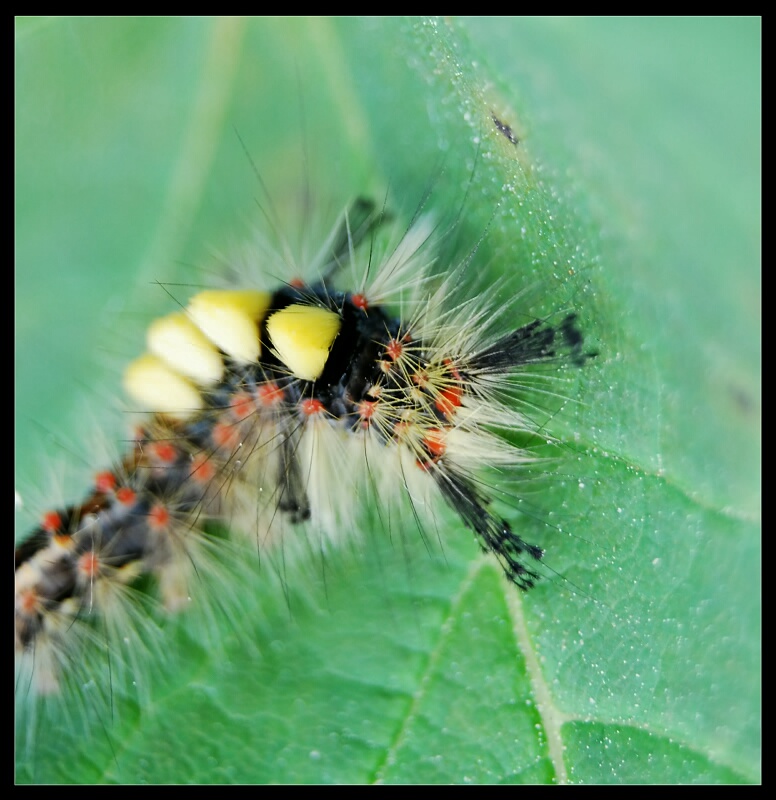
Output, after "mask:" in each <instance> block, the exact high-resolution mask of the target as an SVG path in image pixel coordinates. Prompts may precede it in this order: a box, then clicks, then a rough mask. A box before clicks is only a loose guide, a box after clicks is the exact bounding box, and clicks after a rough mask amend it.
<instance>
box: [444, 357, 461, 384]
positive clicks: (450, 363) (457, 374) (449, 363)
mask: <svg viewBox="0 0 776 800" xmlns="http://www.w3.org/2000/svg"><path fill="white" fill-rule="evenodd" d="M443 363H444V365H445V366H446V367H447V369H448V370H449V371H450V374H451V375H452V376H453V377H454V378H455V379H456V380H457V381H458V382H459V383H460V382H461V373H460V372H459V371H458V367H456V366H455V363H454V362H453V359H452V358H446V359H445V360H444V362H443Z"/></svg>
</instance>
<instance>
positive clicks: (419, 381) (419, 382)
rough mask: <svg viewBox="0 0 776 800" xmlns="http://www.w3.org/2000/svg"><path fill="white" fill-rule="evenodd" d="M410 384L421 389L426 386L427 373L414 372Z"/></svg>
mask: <svg viewBox="0 0 776 800" xmlns="http://www.w3.org/2000/svg"><path fill="white" fill-rule="evenodd" d="M412 382H413V383H414V384H415V385H416V386H420V388H421V389H425V388H426V387H427V386H428V373H427V372H414V373H413V374H412Z"/></svg>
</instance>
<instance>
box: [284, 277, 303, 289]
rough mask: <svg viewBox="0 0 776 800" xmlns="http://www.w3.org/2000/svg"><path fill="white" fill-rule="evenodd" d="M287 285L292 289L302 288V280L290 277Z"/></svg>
mask: <svg viewBox="0 0 776 800" xmlns="http://www.w3.org/2000/svg"><path fill="white" fill-rule="evenodd" d="M288 285H289V286H292V287H293V288H294V289H302V288H304V285H305V283H304V281H303V280H302V279H301V278H291V280H290V281H289V282H288Z"/></svg>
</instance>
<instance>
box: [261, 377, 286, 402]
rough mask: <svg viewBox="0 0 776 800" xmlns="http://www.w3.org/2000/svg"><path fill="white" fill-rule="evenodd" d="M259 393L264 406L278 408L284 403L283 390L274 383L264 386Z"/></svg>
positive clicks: (270, 382)
mask: <svg viewBox="0 0 776 800" xmlns="http://www.w3.org/2000/svg"><path fill="white" fill-rule="evenodd" d="M257 391H258V395H259V400H261V403H262V405H264V406H267V407H269V406H276V405H278V404H279V403H282V402H283V390H282V389H281V388H280V387H279V386H278V385H277V384H276V383H275V382H274V381H269V382H268V383H265V384H262V385H261V386H259V388H258V390H257Z"/></svg>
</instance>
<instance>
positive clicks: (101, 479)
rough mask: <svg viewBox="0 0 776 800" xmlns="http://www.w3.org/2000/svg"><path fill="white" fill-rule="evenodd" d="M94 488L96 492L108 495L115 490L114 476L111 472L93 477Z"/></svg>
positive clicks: (100, 473) (99, 473)
mask: <svg viewBox="0 0 776 800" xmlns="http://www.w3.org/2000/svg"><path fill="white" fill-rule="evenodd" d="M94 486H95V488H96V489H97V491H98V492H102V493H103V494H108V492H112V491H113V490H114V489H115V488H116V476H115V475H114V474H113V473H112V472H107V471H106V472H98V473H97V474H96V475H95V476H94Z"/></svg>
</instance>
